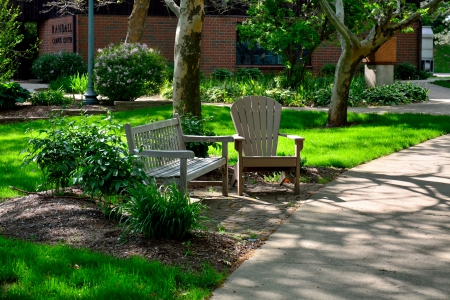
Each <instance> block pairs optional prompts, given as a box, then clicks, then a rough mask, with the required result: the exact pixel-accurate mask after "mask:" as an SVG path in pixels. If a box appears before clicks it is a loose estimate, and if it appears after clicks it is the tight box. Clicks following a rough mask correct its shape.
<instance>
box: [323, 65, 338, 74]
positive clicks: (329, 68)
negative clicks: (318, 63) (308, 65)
mask: <svg viewBox="0 0 450 300" xmlns="http://www.w3.org/2000/svg"><path fill="white" fill-rule="evenodd" d="M334 73H336V65H333V64H325V65H324V66H323V67H322V69H320V74H322V75H325V76H334Z"/></svg>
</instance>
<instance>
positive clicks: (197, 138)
mask: <svg viewBox="0 0 450 300" xmlns="http://www.w3.org/2000/svg"><path fill="white" fill-rule="evenodd" d="M232 141H233V137H232V136H231V135H230V136H228V135H224V136H203V135H183V142H210V143H218V142H222V143H227V142H232Z"/></svg>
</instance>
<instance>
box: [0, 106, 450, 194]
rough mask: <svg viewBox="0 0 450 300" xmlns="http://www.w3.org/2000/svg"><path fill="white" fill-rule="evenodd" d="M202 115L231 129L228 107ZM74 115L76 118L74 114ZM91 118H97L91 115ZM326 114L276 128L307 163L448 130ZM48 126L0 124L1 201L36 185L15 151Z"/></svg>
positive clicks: (283, 148)
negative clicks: (342, 121) (337, 122)
mask: <svg viewBox="0 0 450 300" xmlns="http://www.w3.org/2000/svg"><path fill="white" fill-rule="evenodd" d="M171 113H172V107H171V106H160V107H156V108H148V109H140V110H134V111H124V112H117V113H114V119H115V121H116V122H118V123H120V124H125V123H131V124H132V125H133V126H135V125H139V124H144V123H148V122H150V121H151V120H155V121H156V120H163V119H167V118H169V117H170V116H171ZM203 114H204V116H206V117H207V116H213V117H214V119H213V121H211V122H209V123H208V124H207V126H208V127H209V129H211V130H212V131H214V132H215V133H216V134H218V135H232V134H234V133H235V131H234V127H233V124H232V120H231V117H230V111H229V108H228V107H216V106H204V107H203ZM75 118H77V117H75ZM92 118H93V119H94V120H98V119H101V118H103V117H102V116H94V117H92ZM326 120H327V114H326V113H323V112H315V111H294V110H284V111H283V115H282V122H281V130H280V131H281V132H283V133H289V134H296V135H300V136H303V137H305V139H306V141H305V146H304V149H303V151H302V156H304V157H306V158H307V159H308V163H307V165H309V166H326V167H329V166H334V167H343V168H352V167H354V166H357V165H359V164H362V163H365V162H368V161H370V160H373V159H375V158H378V157H381V156H384V155H388V154H391V153H394V152H396V151H399V150H402V149H405V148H408V147H410V146H413V145H416V144H418V143H420V142H423V141H426V140H428V139H431V138H434V137H437V136H440V135H443V134H446V133H450V116H431V115H421V114H384V115H376V114H355V113H349V114H348V120H349V122H352V123H354V124H355V126H350V127H341V128H323V126H324V124H325V123H326ZM46 126H48V123H47V122H46V121H34V122H29V123H18V124H9V125H0V143H1V145H2V150H3V151H2V156H0V199H5V198H9V197H14V196H18V195H19V193H18V192H17V191H14V190H12V189H10V188H9V186H15V187H18V188H21V189H24V190H28V191H34V190H36V188H37V187H38V185H39V184H40V183H41V178H40V175H41V174H40V171H39V170H38V169H37V168H36V167H35V166H27V167H21V161H22V158H21V155H20V151H21V150H23V149H25V148H26V144H27V140H28V138H29V135H27V134H25V130H26V129H27V128H33V129H34V132H37V131H38V130H39V129H42V128H45V127H46ZM229 149H230V150H229V156H230V163H231V164H234V163H235V162H236V160H237V154H236V152H235V151H234V150H233V149H234V148H233V147H232V146H231V145H230V147H229ZM220 151H221V150H220V149H213V148H212V147H210V151H209V152H210V154H211V155H220ZM293 152H294V147H293V144H292V141H290V140H287V139H284V138H280V140H279V147H278V153H279V155H292V154H293Z"/></svg>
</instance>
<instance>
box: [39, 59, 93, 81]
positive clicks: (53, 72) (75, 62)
mask: <svg viewBox="0 0 450 300" xmlns="http://www.w3.org/2000/svg"><path fill="white" fill-rule="evenodd" d="M31 71H32V72H33V74H34V75H35V76H36V77H37V78H39V79H42V80H43V81H45V82H51V81H53V80H56V79H57V78H59V77H66V76H70V75H75V74H77V73H80V74H84V73H86V72H87V66H86V64H85V63H83V58H82V57H81V56H80V55H79V54H78V53H72V52H58V53H52V54H44V55H41V56H39V58H38V59H36V60H35V61H34V63H33V67H32V68H31Z"/></svg>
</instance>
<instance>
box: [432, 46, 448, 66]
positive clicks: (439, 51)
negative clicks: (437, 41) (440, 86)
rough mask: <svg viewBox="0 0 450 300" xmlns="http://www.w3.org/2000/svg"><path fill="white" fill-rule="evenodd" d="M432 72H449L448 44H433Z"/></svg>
mask: <svg viewBox="0 0 450 300" xmlns="http://www.w3.org/2000/svg"><path fill="white" fill-rule="evenodd" d="M434 72H435V73H450V45H435V46H434Z"/></svg>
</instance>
